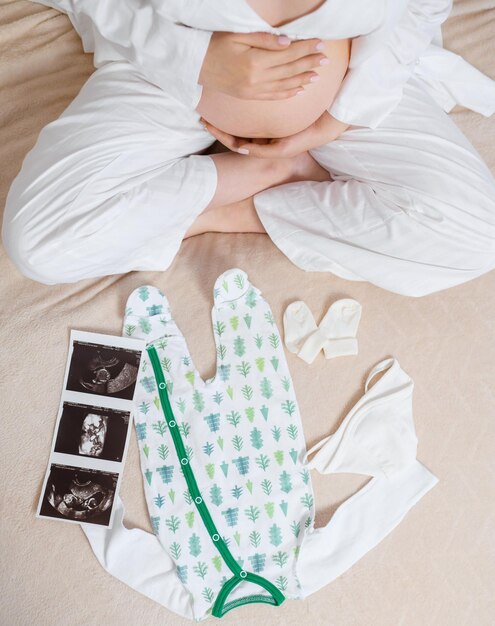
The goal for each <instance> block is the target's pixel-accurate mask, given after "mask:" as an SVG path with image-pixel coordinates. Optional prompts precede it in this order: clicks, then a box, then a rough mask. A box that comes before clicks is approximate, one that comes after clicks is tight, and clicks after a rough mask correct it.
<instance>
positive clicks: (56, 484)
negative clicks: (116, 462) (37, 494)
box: [39, 463, 118, 526]
mask: <svg viewBox="0 0 495 626" xmlns="http://www.w3.org/2000/svg"><path fill="white" fill-rule="evenodd" d="M117 481H118V474H115V473H114V472H102V471H100V470H91V469H83V468H81V467H72V466H70V465H57V464H55V463H52V465H51V466H50V472H49V475H48V479H47V481H46V486H45V492H44V494H43V497H42V501H41V506H40V511H39V515H40V516H42V517H51V518H55V519H65V520H68V521H74V522H83V523H89V524H98V525H101V526H108V525H109V524H110V517H111V513H112V506H113V502H114V496H115V490H116V488H117Z"/></svg>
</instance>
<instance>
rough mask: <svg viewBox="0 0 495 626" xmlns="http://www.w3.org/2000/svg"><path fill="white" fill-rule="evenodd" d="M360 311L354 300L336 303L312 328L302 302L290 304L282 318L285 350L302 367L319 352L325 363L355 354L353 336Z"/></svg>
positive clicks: (347, 299) (342, 300)
mask: <svg viewBox="0 0 495 626" xmlns="http://www.w3.org/2000/svg"><path fill="white" fill-rule="evenodd" d="M361 310H362V307H361V305H360V304H359V302H357V301H356V300H352V299H351V298H343V299H341V300H337V301H336V302H334V303H333V304H332V305H331V306H330V308H329V309H328V311H327V313H326V315H325V316H324V317H323V319H322V320H321V322H320V324H319V326H318V327H316V324H315V321H314V318H313V315H312V314H311V311H310V310H309V309H308V307H307V305H306V304H305V303H304V302H293V303H292V304H290V305H289V306H288V307H287V309H286V311H285V314H284V330H285V343H286V345H287V348H288V349H289V350H290V351H291V352H295V353H297V356H299V357H300V358H301V359H303V361H306V363H312V362H313V361H314V360H315V358H316V357H317V355H318V353H319V352H320V350H322V349H323V351H324V352H325V358H327V359H333V358H335V357H338V356H350V355H354V354H357V353H358V343H357V339H356V335H357V330H358V326H359V321H360V319H361Z"/></svg>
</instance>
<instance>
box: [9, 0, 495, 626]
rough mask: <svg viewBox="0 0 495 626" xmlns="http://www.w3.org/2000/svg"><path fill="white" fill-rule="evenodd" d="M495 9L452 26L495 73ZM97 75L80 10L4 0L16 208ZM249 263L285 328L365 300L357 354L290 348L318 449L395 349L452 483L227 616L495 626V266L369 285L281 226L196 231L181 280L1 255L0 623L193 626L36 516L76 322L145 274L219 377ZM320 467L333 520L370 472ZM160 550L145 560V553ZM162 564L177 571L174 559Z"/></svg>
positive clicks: (88, 323) (129, 521)
mask: <svg viewBox="0 0 495 626" xmlns="http://www.w3.org/2000/svg"><path fill="white" fill-rule="evenodd" d="M492 7H493V2H492V1H491V0H459V1H458V2H456V3H455V5H454V13H453V15H452V17H451V18H449V19H448V20H447V22H446V24H445V27H444V29H443V32H444V40H445V45H446V46H447V47H448V48H450V49H451V50H454V51H455V52H457V53H460V54H462V55H464V56H465V57H466V58H467V59H468V60H469V61H470V62H471V63H474V64H475V65H476V66H477V67H479V68H480V69H482V70H483V71H484V72H488V73H491V75H492V76H493V75H494V69H493V62H492V60H493V58H494V57H495V39H494V38H493V22H494V19H495V15H494V12H493V8H492ZM93 71H94V68H93V63H92V57H91V55H84V53H83V50H82V47H81V42H80V38H79V37H78V36H77V34H76V33H75V32H74V30H73V28H72V26H71V25H70V22H69V20H68V19H67V18H66V17H65V16H63V15H61V14H59V13H57V12H55V11H53V10H51V9H47V8H45V7H42V6H39V5H36V4H31V3H28V2H21V1H18V0H8V1H6V0H1V2H0V82H1V89H0V116H1V121H0V163H1V168H0V197H1V199H0V205H1V206H2V207H3V205H4V203H5V196H6V193H7V190H8V188H9V186H10V184H11V182H12V180H13V179H14V177H15V175H16V174H17V172H18V171H19V169H20V166H21V163H22V160H23V158H24V156H25V155H26V154H27V152H28V150H29V149H30V148H31V147H32V146H33V145H34V142H35V141H36V138H37V135H38V133H39V132H40V130H41V128H42V127H43V126H44V125H45V124H47V123H48V122H50V121H53V120H55V119H56V118H57V117H58V116H59V115H60V113H61V112H62V111H63V110H64V109H65V108H66V106H68V104H69V103H70V102H71V101H72V99H73V98H74V97H75V96H76V95H77V93H78V91H79V89H80V88H81V86H82V85H83V83H84V82H85V81H86V79H87V78H88V76H89V75H90V74H91V73H92V72H93ZM451 116H452V118H453V119H454V121H455V122H456V123H457V124H459V126H460V127H461V129H462V131H463V132H464V133H465V134H466V135H467V136H468V138H469V140H470V141H472V142H473V144H474V145H475V147H476V149H477V150H478V151H479V152H480V154H481V155H482V157H483V158H484V159H485V161H486V162H487V163H488V165H489V167H490V168H491V170H492V171H493V172H495V150H494V148H493V146H495V127H494V123H493V119H486V118H483V117H481V116H479V115H476V114H474V113H472V112H470V111H466V110H461V109H457V110H455V111H454V112H453V113H452V114H451ZM234 265H237V266H240V267H242V268H244V269H246V271H247V272H248V274H249V276H250V278H251V280H252V281H253V283H254V284H256V285H257V286H258V287H259V288H260V289H261V290H262V291H263V293H264V294H265V295H266V297H267V299H268V300H269V302H270V305H271V308H272V310H273V314H274V317H275V319H276V322H277V324H278V326H279V327H281V324H282V313H283V311H284V309H285V308H286V306H287V305H288V304H289V303H290V302H293V301H294V300H297V299H303V300H304V301H305V302H306V303H307V304H308V306H309V307H310V308H311V310H312V312H313V314H314V315H315V317H316V319H320V318H321V316H323V314H324V313H325V311H326V310H327V308H328V306H329V305H330V304H331V303H332V302H333V301H335V300H337V299H339V298H342V297H352V298H355V299H356V300H358V301H359V302H360V303H361V304H362V305H363V318H362V320H361V323H360V328H359V338H360V345H359V355H358V356H357V357H355V358H349V359H334V360H329V361H324V360H322V364H321V368H309V367H308V366H307V365H306V364H305V363H304V362H303V361H301V360H300V359H298V358H297V357H296V356H294V355H292V354H290V353H287V360H288V363H289V367H290V370H291V373H292V376H293V380H294V385H295V387H296V393H297V395H298V400H299V405H300V409H301V413H302V415H303V416H304V429H305V433H306V436H307V440H308V447H309V446H312V445H313V444H314V443H316V442H317V441H319V440H320V439H321V438H322V437H325V436H326V435H327V434H328V433H329V432H334V431H336V430H337V428H338V427H339V424H340V423H341V422H342V420H343V418H344V417H345V415H346V414H347V413H348V411H349V410H350V408H351V407H352V405H353V403H354V402H356V401H357V400H358V399H359V397H360V396H361V394H362V385H363V384H364V381H365V379H366V376H367V374H368V372H369V370H370V369H371V367H372V366H373V365H374V364H375V363H376V362H377V361H379V360H380V359H382V358H385V357H386V356H389V355H390V354H393V355H395V356H396V357H397V358H398V360H399V361H400V363H401V365H402V366H403V367H404V369H405V370H406V371H407V372H408V373H409V374H410V375H411V376H412V378H413V379H414V382H415V385H416V387H415V392H414V394H415V395H414V417H415V425H416V430H417V433H418V436H419V440H420V444H419V456H420V458H421V459H422V460H423V461H424V462H425V463H426V465H427V466H428V467H431V468H432V469H433V468H434V471H435V474H436V475H437V476H438V477H439V479H440V482H439V483H438V485H437V486H436V487H435V488H434V489H433V490H432V492H431V493H430V494H428V495H427V496H426V497H425V498H424V499H423V500H422V502H421V503H420V504H419V505H418V506H417V507H416V509H414V510H413V511H412V512H411V513H410V514H408V515H407V517H406V518H405V519H404V521H403V522H402V523H401V525H400V526H399V527H398V528H397V529H396V531H394V532H393V533H392V534H390V535H389V536H388V537H387V539H386V540H385V541H383V542H382V543H381V545H380V546H379V547H378V548H377V549H376V550H373V551H371V552H370V553H368V554H367V555H366V557H365V558H363V559H362V560H361V561H360V562H359V563H357V564H356V565H354V567H353V568H352V569H351V570H349V571H348V572H346V573H345V574H344V575H342V576H340V577H339V578H337V579H336V580H335V581H334V582H333V583H332V584H331V585H329V586H327V587H326V588H325V589H323V590H321V591H320V592H318V593H315V594H314V595H311V596H310V597H308V598H307V600H305V601H304V602H292V601H286V602H285V603H284V604H283V605H282V606H281V607H280V608H273V607H270V606H264V605H258V606H254V605H249V606H246V607H241V608H239V609H237V610H236V611H235V612H232V613H230V614H228V615H226V616H225V617H224V618H223V623H225V624H227V625H229V626H230V625H232V626H234V625H236V626H237V625H239V626H240V625H241V624H242V626H257V625H258V624H260V623H263V624H264V625H265V626H278V625H279V624H280V623H281V622H282V621H283V623H284V624H286V625H287V626H300V624H301V623H305V624H306V623H313V624H327V623H328V621H329V619H330V621H331V623H332V624H333V625H334V626H369V625H370V624H371V625H373V626H397V624H401V625H403V626H425V624H438V625H442V626H472V624H476V625H478V626H491V624H492V622H493V615H494V612H495V604H494V598H493V593H492V588H493V580H494V578H495V559H494V557H493V551H492V550H490V545H492V542H493V532H492V529H493V526H494V523H495V519H494V513H493V506H492V501H493V490H494V489H495V485H494V483H493V476H494V475H495V471H494V469H495V468H494V459H495V450H494V441H495V431H494V428H495V421H494V420H493V412H494V411H493V410H494V405H495V398H494V393H493V363H494V362H495V347H494V345H493V333H494V329H493V315H492V314H491V312H492V311H494V310H495V273H493V272H492V273H490V274H487V275H485V276H483V277H481V278H478V279H476V280H474V281H472V282H469V283H467V284H465V285H463V286H460V287H456V288H453V289H449V290H447V291H444V292H442V293H439V294H434V295H431V296H428V297H426V298H422V299H419V300H414V299H411V298H406V297H401V296H397V295H394V294H392V293H390V292H387V291H384V290H382V289H379V288H377V287H374V286H372V285H370V284H366V283H358V282H355V283H350V282H348V281H346V280H343V279H341V278H337V277H335V276H333V275H330V274H318V273H306V272H302V271H300V270H298V269H297V268H294V266H293V264H292V263H290V262H289V261H288V260H287V258H286V257H285V256H284V255H283V254H281V253H280V252H279V251H278V250H277V249H276V247H275V246H274V245H273V244H272V243H271V242H270V240H269V238H268V237H267V236H262V235H217V234H208V235H202V236H200V237H194V238H192V239H189V240H187V241H186V242H185V243H184V244H183V245H182V247H181V250H180V252H179V254H178V256H177V258H176V260H175V262H174V263H173V265H172V266H171V268H170V270H169V271H167V272H165V273H162V272H143V273H131V274H128V275H125V276H113V277H106V278H101V279H97V280H87V281H84V282H81V283H79V284H71V285H59V286H56V287H45V286H43V285H40V284H37V283H34V282H33V281H30V280H29V279H27V278H23V277H22V276H21V275H20V274H19V273H18V272H17V271H16V270H15V268H14V267H13V265H12V263H11V262H10V261H9V259H8V258H7V255H6V254H5V251H4V250H3V248H2V249H0V266H1V269H2V285H1V288H0V289H1V294H2V295H1V297H0V321H1V324H2V326H1V327H2V374H3V378H2V383H1V384H2V393H1V394H0V398H1V400H0V401H1V404H2V416H3V419H2V455H1V457H0V471H1V474H2V487H1V490H2V491H1V500H2V516H1V521H0V525H1V533H0V537H1V542H2V545H1V553H2V565H3V567H2V574H1V577H2V589H3V591H4V595H3V601H2V603H1V608H0V621H1V622H2V623H5V624H13V625H14V624H15V625H16V626H17V625H22V626H24V624H31V623H33V622H36V623H39V624H50V625H56V626H59V625H61V626H66V625H67V626H68V625H70V626H72V625H74V626H76V625H77V626H79V625H83V624H84V625H89V624H90V625H99V624H101V623H102V620H103V621H104V623H105V624H106V625H107V626H122V624H140V623H144V624H147V625H149V626H163V624H170V625H173V626H183V625H184V626H185V625H187V624H190V622H189V621H187V620H184V619H181V618H179V617H172V616H171V615H170V614H168V613H167V612H166V611H165V609H162V608H161V607H160V606H158V605H157V604H156V603H155V602H152V601H150V600H148V599H147V598H145V597H144V596H143V595H141V594H139V593H135V592H132V591H131V590H129V587H127V586H126V585H124V584H123V583H121V582H120V581H118V580H116V579H115V578H112V577H111V576H109V575H108V574H107V573H106V572H105V571H104V570H103V568H102V567H100V566H99V565H98V563H97V562H96V560H95V558H94V555H93V552H92V550H91V547H90V546H89V544H88V541H87V539H86V538H85V537H84V535H83V533H82V532H81V531H80V529H79V528H77V527H75V526H74V525H72V524H64V523H60V522H53V521H49V520H38V519H35V510H36V505H37V503H38V498H39V493H40V489H41V482H42V477H43V475H44V472H45V470H46V463H47V459H48V454H49V450H50V445H51V443H52V437H53V426H54V424H55V419H56V412H57V409H58V406H59V401H60V392H61V388H62V380H63V373H64V367H65V361H66V356H67V349H68V340H69V329H70V328H80V329H84V330H93V331H98V332H105V333H110V334H114V335H120V333H121V326H122V310H123V307H124V305H125V302H126V300H127V297H128V295H129V293H130V292H131V291H132V290H133V289H135V288H137V287H139V286H140V285H142V284H147V283H148V284H153V285H156V286H157V287H159V288H160V289H162V290H163V291H164V292H165V293H167V294H168V295H169V298H170V301H171V305H172V306H173V308H174V315H175V317H176V319H177V322H178V324H180V327H181V330H182V332H183V333H184V334H185V335H186V336H187V338H188V341H189V343H190V345H191V348H192V352H193V358H194V359H195V362H196V364H197V366H198V369H199V371H200V372H201V374H202V375H203V376H204V377H205V378H208V377H209V376H211V375H213V369H214V363H215V359H216V357H215V349H214V340H213V336H212V335H211V334H210V333H207V332H205V329H207V328H209V325H211V322H210V312H209V307H210V302H211V290H210V288H209V287H205V286H207V285H212V284H213V282H214V281H215V279H216V278H217V276H218V275H219V274H220V273H221V272H222V271H224V270H226V269H227V268H229V267H232V266H234ZM466 329H470V332H467V331H466ZM138 452H139V450H138V446H137V441H136V438H135V437H134V436H133V437H131V441H130V447H129V454H128V458H127V462H126V466H125V471H124V476H123V482H122V498H123V500H124V501H125V503H126V515H125V518H124V521H125V526H126V527H128V528H130V529H133V530H134V531H135V532H136V534H139V532H144V531H147V532H148V533H150V532H151V525H150V522H149V518H148V514H147V511H146V504H145V501H144V496H143V491H142V485H141V484H140V480H141V479H140V469H139V456H138ZM312 474H313V475H312V479H313V487H314V489H315V496H316V501H317V509H316V527H322V526H324V525H325V524H326V523H327V522H328V520H329V519H330V517H331V515H332V514H333V512H334V511H335V509H336V508H337V506H338V505H339V504H340V503H341V502H342V501H344V500H345V499H346V498H348V497H349V495H351V494H352V493H354V492H355V491H356V490H357V489H358V488H359V487H360V486H361V485H362V484H363V482H364V481H365V480H366V478H364V477H363V479H362V480H361V479H358V478H357V477H356V476H349V475H347V474H338V475H337V474H334V475H320V474H318V473H317V472H312ZM151 536H152V538H153V539H155V537H154V536H153V535H151ZM412 536H413V537H414V540H413V541H411V537H412ZM150 550H152V547H151V546H150ZM145 557H146V555H144V554H142V552H136V553H135V556H134V558H135V559H136V560H137V559H143V560H144V559H145ZM160 567H161V568H162V570H164V569H165V567H166V564H165V563H164V562H163V560H162V561H161V562H160ZM157 580H159V576H157ZM157 585H159V583H157ZM164 591H165V590H164V589H160V590H159V592H160V593H161V594H163V592H164ZM157 593H158V592H157ZM102 616H104V618H103V617H102ZM212 623H213V622H212Z"/></svg>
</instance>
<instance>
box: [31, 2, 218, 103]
mask: <svg viewBox="0 0 495 626" xmlns="http://www.w3.org/2000/svg"><path fill="white" fill-rule="evenodd" d="M41 3H42V4H45V5H47V6H50V7H52V8H54V9H57V10H59V11H62V12H64V13H66V14H67V16H68V17H69V19H70V21H71V22H72V25H73V26H74V28H75V29H76V31H77V32H78V34H79V36H80V37H81V39H82V42H83V47H84V51H85V52H93V53H94V64H95V67H99V66H101V65H103V64H104V63H107V62H108V61H119V60H123V61H129V62H130V63H131V64H132V65H133V66H134V67H136V69H137V70H139V72H140V73H141V74H142V75H143V76H144V77H145V78H146V79H147V80H149V81H150V82H151V83H153V84H155V85H157V86H159V87H161V88H162V89H163V90H164V91H166V92H167V93H169V94H170V95H172V96H173V97H174V98H176V99H177V100H179V101H180V102H182V103H183V104H184V105H186V106H188V107H192V108H193V109H194V108H196V106H197V104H198V102H199V99H200V97H201V91H202V88H201V85H199V84H198V78H199V74H200V71H201V67H202V65H203V60H204V57H205V54H206V51H207V49H208V45H209V43H210V37H211V34H212V33H211V32H210V31H206V30H199V29H196V28H189V27H188V26H184V25H182V24H177V23H175V22H173V21H172V20H170V19H167V17H166V16H165V15H164V14H163V12H161V11H160V10H159V5H157V4H156V3H155V2H149V3H144V2H137V0H120V1H119V2H118V4H115V3H113V2H100V1H99V0H41Z"/></svg>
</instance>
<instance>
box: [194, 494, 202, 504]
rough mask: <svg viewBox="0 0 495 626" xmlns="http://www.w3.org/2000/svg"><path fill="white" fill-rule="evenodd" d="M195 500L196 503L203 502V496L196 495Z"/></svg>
mask: <svg viewBox="0 0 495 626" xmlns="http://www.w3.org/2000/svg"><path fill="white" fill-rule="evenodd" d="M194 502H196V504H201V502H203V498H202V497H201V496H196V497H195V498H194Z"/></svg>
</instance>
